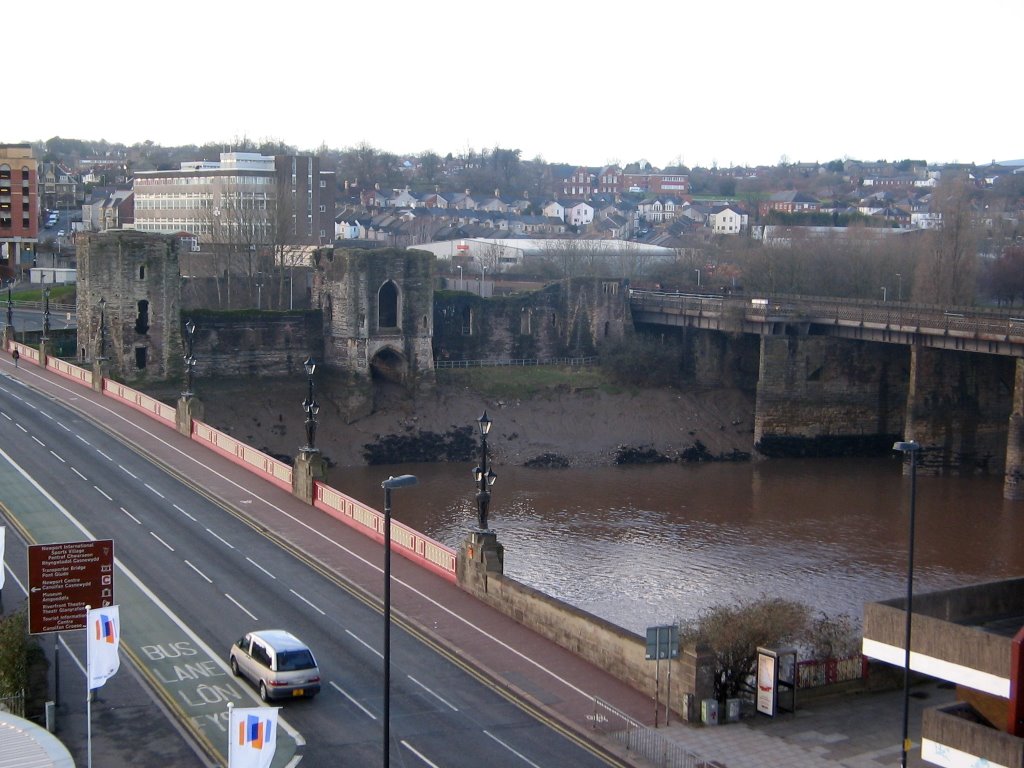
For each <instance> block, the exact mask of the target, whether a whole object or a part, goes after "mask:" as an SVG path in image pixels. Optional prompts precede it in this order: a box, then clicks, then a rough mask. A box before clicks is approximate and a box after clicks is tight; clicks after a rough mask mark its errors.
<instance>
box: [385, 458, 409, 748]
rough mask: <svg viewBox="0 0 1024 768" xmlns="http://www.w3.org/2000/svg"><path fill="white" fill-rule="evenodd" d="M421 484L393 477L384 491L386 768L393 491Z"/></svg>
mask: <svg viewBox="0 0 1024 768" xmlns="http://www.w3.org/2000/svg"><path fill="white" fill-rule="evenodd" d="M418 483H419V480H417V479H416V476H415V475H399V476H398V477H394V476H391V477H389V478H388V479H387V480H385V481H384V482H383V483H381V484H380V487H381V488H383V489H384V739H383V745H382V748H383V757H384V762H383V765H384V768H388V766H389V765H390V762H391V491H392V490H394V489H395V488H411V487H412V486H414V485H416V484H418Z"/></svg>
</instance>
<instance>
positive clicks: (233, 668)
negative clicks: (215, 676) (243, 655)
mask: <svg viewBox="0 0 1024 768" xmlns="http://www.w3.org/2000/svg"><path fill="white" fill-rule="evenodd" d="M231 674H233V675H234V676H235V677H238V661H237V660H236V659H235V657H234V656H232V657H231Z"/></svg>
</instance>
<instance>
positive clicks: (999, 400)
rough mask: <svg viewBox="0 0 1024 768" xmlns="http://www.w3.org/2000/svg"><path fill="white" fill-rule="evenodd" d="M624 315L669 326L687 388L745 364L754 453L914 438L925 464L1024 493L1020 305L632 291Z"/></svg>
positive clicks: (726, 377) (838, 449) (842, 448)
mask: <svg viewBox="0 0 1024 768" xmlns="http://www.w3.org/2000/svg"><path fill="white" fill-rule="evenodd" d="M629 303H630V307H631V311H632V317H633V323H634V325H635V326H637V327H638V328H644V327H646V328H647V329H648V330H657V329H659V328H660V329H662V331H667V329H669V328H675V329H679V333H680V335H682V336H683V338H684V340H685V342H684V348H685V349H686V350H687V354H688V355H689V356H690V358H691V362H690V366H691V369H692V370H693V372H694V375H695V377H696V380H697V382H698V384H704V385H708V386H715V385H719V386H721V385H729V384H735V383H736V381H737V378H738V377H741V376H742V372H743V371H744V370H747V371H753V370H754V369H755V367H756V371H757V373H756V388H757V406H756V413H755V419H754V439H755V445H756V446H757V448H758V451H759V452H760V453H761V454H762V455H766V456H773V455H806V454H808V453H820V452H832V453H844V452H851V451H853V450H854V449H855V448H857V447H860V448H863V447H865V446H868V447H870V446H874V447H875V448H876V449H878V448H880V447H883V446H884V445H885V444H886V443H888V442H889V441H894V440H904V439H905V440H916V441H917V442H918V443H920V444H921V446H922V451H921V454H920V456H919V459H918V461H919V464H918V466H919V467H920V468H921V469H922V471H931V472H934V473H958V474H973V473H996V472H1002V473H1003V474H1004V486H1003V487H1004V496H1005V497H1006V498H1009V499H1019V498H1024V482H1022V480H1024V309H1017V310H1013V309H1011V310H1000V309H981V308H975V307H970V308H960V307H957V308H950V307H941V306H933V305H921V304H911V303H907V302H894V301H890V302H869V301H862V300H854V299H834V298H821V297H807V296H759V295H755V296H750V295H747V296H742V297H741V296H722V295H715V294H679V293H662V292H652V291H631V292H630V297H629Z"/></svg>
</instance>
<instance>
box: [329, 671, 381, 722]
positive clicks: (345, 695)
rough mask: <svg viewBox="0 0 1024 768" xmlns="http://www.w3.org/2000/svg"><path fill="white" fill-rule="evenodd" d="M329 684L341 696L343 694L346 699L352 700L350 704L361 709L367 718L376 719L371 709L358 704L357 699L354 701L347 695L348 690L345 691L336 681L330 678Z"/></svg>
mask: <svg viewBox="0 0 1024 768" xmlns="http://www.w3.org/2000/svg"><path fill="white" fill-rule="evenodd" d="M330 686H331V687H332V688H334V690H336V691H337V692H338V693H340V694H341V695H342V696H344V697H345V698H346V699H348V700H349V701H351V702H352V704H353V706H356V707H359V709H361V710H362V711H363V714H365V715H366V716H367V717H369V718H370V719H371V720H376V719H377V716H376V715H375V714H373V712H371V711H370V710H368V709H367V708H366V707H364V706H363V705H362V704H360V703H359V702H358V701H356V700H355V699H353V698H352V697H351V696H349V695H348V692H347V691H345V690H344V689H343V688H342V687H341V686H340V685H338V684H337V683H336V682H334V681H333V680H332V681H331V682H330Z"/></svg>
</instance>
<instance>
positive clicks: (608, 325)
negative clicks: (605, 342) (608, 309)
mask: <svg viewBox="0 0 1024 768" xmlns="http://www.w3.org/2000/svg"><path fill="white" fill-rule="evenodd" d="M611 327H612V324H611V323H610V322H609V321H607V320H605V321H604V337H605V338H606V339H607V338H608V334H609V333H611Z"/></svg>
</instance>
